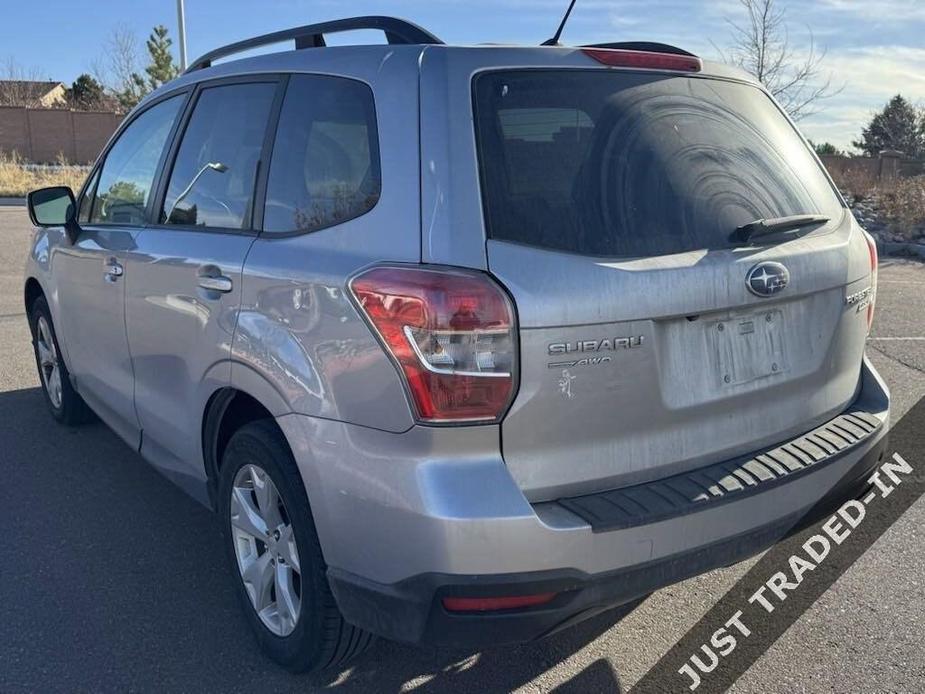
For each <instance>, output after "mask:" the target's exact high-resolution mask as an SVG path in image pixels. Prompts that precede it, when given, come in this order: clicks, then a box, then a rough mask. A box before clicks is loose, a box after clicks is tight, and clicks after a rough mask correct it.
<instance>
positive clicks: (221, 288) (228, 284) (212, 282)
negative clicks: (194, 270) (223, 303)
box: [199, 275, 234, 294]
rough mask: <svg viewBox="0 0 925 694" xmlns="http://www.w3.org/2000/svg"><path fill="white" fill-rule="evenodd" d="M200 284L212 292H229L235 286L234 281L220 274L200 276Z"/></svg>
mask: <svg viewBox="0 0 925 694" xmlns="http://www.w3.org/2000/svg"><path fill="white" fill-rule="evenodd" d="M199 286H200V287H202V288H203V289H206V290H208V291H210V292H221V293H222V294H227V293H228V292H230V291H231V290H232V289H233V288H234V283H233V282H232V281H231V279H230V278H228V277H225V276H224V275H219V276H218V277H200V278H199Z"/></svg>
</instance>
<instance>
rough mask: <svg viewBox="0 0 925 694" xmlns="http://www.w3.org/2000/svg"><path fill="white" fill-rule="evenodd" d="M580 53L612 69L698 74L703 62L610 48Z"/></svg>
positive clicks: (661, 54) (687, 58)
mask: <svg viewBox="0 0 925 694" xmlns="http://www.w3.org/2000/svg"><path fill="white" fill-rule="evenodd" d="M581 52H582V53H584V54H585V55H586V56H588V57H590V58H594V60H596V61H597V62H599V63H602V64H603V65H611V66H613V67H636V68H643V69H648V70H677V71H680V72H700V71H701V70H702V69H703V61H702V60H700V58H698V57H697V56H693V55H678V54H676V53H654V52H651V51H630V50H614V49H611V48H582V49H581Z"/></svg>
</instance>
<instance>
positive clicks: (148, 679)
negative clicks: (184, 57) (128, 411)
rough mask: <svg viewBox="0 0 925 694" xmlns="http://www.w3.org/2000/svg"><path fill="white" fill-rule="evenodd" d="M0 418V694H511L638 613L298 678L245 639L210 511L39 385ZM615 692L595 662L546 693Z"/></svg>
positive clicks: (383, 654)
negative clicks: (515, 641)
mask: <svg viewBox="0 0 925 694" xmlns="http://www.w3.org/2000/svg"><path fill="white" fill-rule="evenodd" d="M0 422H2V426H0V479H2V484H0V509H2V513H0V556H3V557H5V559H4V561H3V564H2V567H0V605H2V618H0V691H18V690H23V691H43V690H44V691H53V690H54V691H56V690H59V689H61V688H62V687H64V686H67V687H68V688H73V689H84V688H92V689H93V690H95V691H113V690H120V691H125V690H134V691H139V690H141V691H147V690H155V689H156V690H158V691H177V690H184V691H193V690H199V691H223V692H231V691H245V690H247V691H254V690H255V689H256V690H260V691H269V690H273V691H296V690H298V691H303V692H304V691H310V690H312V689H315V688H318V689H321V688H327V689H333V690H335V691H338V692H348V691H377V692H397V691H399V690H400V689H402V688H403V687H404V686H406V685H407V686H408V687H410V686H412V685H414V688H415V691H424V692H428V691H440V692H452V691H464V690H465V691H506V690H511V689H514V688H516V687H518V686H522V685H524V684H526V683H528V682H531V681H532V680H534V679H537V678H539V677H541V676H542V675H543V674H544V673H545V672H546V671H547V670H549V669H550V668H553V667H555V666H556V665H558V664H559V663H562V662H563V661H565V660H567V659H570V658H572V657H573V656H575V654H576V653H578V652H579V651H580V650H581V649H583V648H584V647H585V646H587V645H588V644H589V643H591V642H592V641H593V640H594V639H596V638H597V637H598V636H600V635H601V634H603V633H604V632H605V631H607V630H608V629H610V628H611V627H612V626H613V625H614V624H615V622H616V621H618V620H619V619H620V618H622V617H623V616H625V614H627V613H628V612H629V611H630V610H632V609H633V607H635V606H628V607H626V608H621V609H620V610H619V611H611V612H609V613H605V614H603V615H599V616H597V617H595V618H592V619H590V620H588V621H586V622H584V623H582V624H580V625H578V626H575V627H572V628H569V629H567V630H565V631H563V632H561V633H560V634H557V635H555V636H553V637H550V638H548V639H545V640H542V641H539V642H536V643H533V644H528V645H523V646H515V647H509V648H497V649H491V650H486V651H484V652H482V653H474V652H471V651H446V650H440V649H419V648H412V647H410V646H404V645H401V644H397V643H391V642H387V641H383V640H380V641H378V642H377V643H376V644H375V645H374V646H373V648H372V649H371V650H370V651H369V652H367V653H366V654H364V655H363V656H361V657H360V658H359V659H357V660H356V661H355V662H354V663H352V664H351V665H350V666H349V667H348V668H347V669H346V670H344V671H343V672H340V673H322V674H320V675H311V676H294V675H291V674H289V673H287V672H285V671H283V670H281V669H280V668H278V667H276V666H275V665H274V664H273V663H271V662H270V661H268V660H266V659H265V658H264V657H263V656H262V655H261V654H260V652H259V651H258V650H257V646H256V644H255V642H254V640H253V638H252V637H251V635H250V634H249V633H248V630H247V625H246V623H245V621H244V619H243V617H242V614H241V612H240V607H239V605H238V602H237V596H236V594H235V591H234V589H233V588H234V586H233V584H232V582H231V581H230V580H229V577H228V574H227V567H226V563H225V556H224V552H223V551H222V546H221V542H220V539H221V538H220V530H219V525H218V522H217V520H216V519H215V517H214V515H213V514H212V513H210V512H209V511H208V510H207V509H205V508H204V507H202V506H200V505H199V504H198V503H196V502H195V501H193V500H192V499H190V498H189V497H187V496H186V495H185V494H184V493H183V492H181V491H180V490H179V489H177V488H176V487H174V486H173V485H172V484H171V483H170V482H168V481H167V480H166V479H164V478H163V477H161V476H160V475H159V474H158V473H157V472H155V471H154V470H153V469H152V468H151V467H149V466H148V465H147V464H146V463H145V462H144V461H143V460H142V459H141V457H140V456H139V455H138V454H137V453H134V452H133V451H132V450H131V449H130V448H129V447H127V446H126V445H125V444H124V443H123V442H122V441H121V440H119V439H118V437H117V436H116V435H115V434H113V433H112V432H110V431H109V430H108V429H107V428H106V427H105V426H104V425H103V424H101V423H99V422H96V423H93V424H90V425H87V426H84V427H80V428H73V429H72V428H67V427H62V426H60V425H58V424H56V423H55V422H54V421H53V419H52V418H51V416H50V414H49V413H48V411H47V409H46V405H45V402H44V399H43V396H42V393H41V391H40V390H39V389H38V388H31V389H26V390H18V391H8V392H3V393H0ZM587 660H590V658H588V659H587ZM567 669H570V668H567ZM560 678H561V675H557V679H560ZM548 686H551V685H548ZM620 690H621V685H620V681H619V676H618V675H617V673H616V672H615V671H614V669H613V668H612V667H611V665H610V663H609V662H608V661H607V660H605V659H603V658H600V659H598V660H596V661H594V662H592V663H591V664H590V666H588V667H587V668H585V669H581V666H580V665H579V663H578V662H575V664H574V675H573V679H571V680H570V681H569V682H568V683H566V684H565V685H561V686H560V688H559V689H558V690H557V691H562V692H565V691H583V692H589V691H609V692H614V691H620Z"/></svg>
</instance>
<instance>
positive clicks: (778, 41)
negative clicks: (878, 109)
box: [720, 0, 844, 120]
mask: <svg viewBox="0 0 925 694" xmlns="http://www.w3.org/2000/svg"><path fill="white" fill-rule="evenodd" d="M739 2H740V3H741V4H742V7H743V8H744V9H745V12H746V17H745V19H744V20H742V21H741V22H735V21H733V20H727V21H728V22H729V26H730V27H731V28H732V44H731V46H730V47H729V49H728V51H727V52H726V54H724V55H723V59H724V60H726V61H727V62H730V63H732V64H734V65H736V66H738V67H740V68H742V69H743V70H745V71H746V72H749V73H751V74H752V75H754V76H755V77H756V78H757V79H758V81H760V82H761V83H762V84H763V85H764V86H765V87H766V88H767V90H768V91H769V92H771V94H773V95H774V98H775V99H777V101H778V102H779V103H780V105H781V106H783V108H784V109H785V110H786V111H787V113H789V114H790V117H791V118H793V119H794V120H800V119H802V118H806V117H807V116H811V115H813V114H814V113H818V112H819V110H820V106H819V104H820V102H821V101H823V100H824V99H828V98H830V97H833V96H835V95H836V94H838V93H839V92H841V90H842V89H843V88H844V87H835V86H833V84H832V76H831V74H825V73H824V72H823V70H822V61H823V59H824V58H825V54H826V51H825V48H823V49H821V50H820V49H817V48H816V43H815V40H814V39H813V34H812V31H811V30H810V32H809V45H808V46H807V47H806V48H804V49H802V50H799V49H797V48H794V46H793V44H791V42H790V36H789V32H788V30H787V18H786V13H785V12H784V10H783V9H781V8H779V7H778V6H777V5H776V4H775V2H774V0H739ZM720 53H723V52H722V51H720Z"/></svg>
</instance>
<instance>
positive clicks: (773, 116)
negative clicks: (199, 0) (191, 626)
mask: <svg viewBox="0 0 925 694" xmlns="http://www.w3.org/2000/svg"><path fill="white" fill-rule="evenodd" d="M371 28H373V29H380V30H382V31H383V32H384V33H385V35H386V38H387V45H370V46H341V47H326V44H325V40H324V36H325V35H326V34H331V33H335V32H339V31H346V30H354V29H371ZM282 41H294V43H295V50H289V51H284V52H279V53H274V54H268V55H259V56H256V57H248V58H244V59H238V60H230V61H229V60H225V61H223V62H218V63H217V64H213V63H214V62H216V61H219V60H220V59H222V58H227V57H230V56H232V55H233V54H236V53H239V52H242V51H249V50H251V49H254V48H259V47H261V46H264V45H269V44H272V43H279V42H282ZM29 211H30V215H31V218H32V221H33V222H34V224H35V225H36V226H37V227H39V228H38V229H37V230H36V232H35V236H34V239H33V242H32V244H31V249H30V254H29V259H28V264H27V269H26V279H25V286H24V289H25V304H26V309H27V312H28V315H29V318H30V323H31V327H32V335H33V340H34V346H35V356H36V361H37V364H38V368H39V372H40V376H41V381H42V384H43V386H44V392H45V395H46V397H47V400H48V405H49V407H50V410H51V413H52V415H53V416H54V417H55V418H56V419H57V420H59V421H60V422H62V423H63V424H66V425H76V424H78V423H80V422H82V421H85V420H86V419H87V418H88V417H89V416H90V413H91V411H92V412H93V413H95V415H96V416H98V417H99V418H100V419H102V420H103V421H104V422H105V423H106V424H107V425H108V426H110V427H111V428H112V429H113V430H114V431H115V432H116V433H117V434H118V435H119V436H121V437H122V438H123V439H125V441H126V442H127V443H128V444H129V445H130V446H131V447H132V448H134V449H136V450H137V451H139V452H140V453H141V455H142V456H143V457H144V458H145V459H146V460H147V461H149V462H150V463H151V464H152V465H154V466H155V467H157V468H158V469H159V470H160V471H162V472H163V473H164V474H165V475H166V476H167V477H169V478H170V479H171V480H173V481H174V482H176V483H177V484H178V485H179V486H180V487H182V488H183V489H185V490H186V491H188V492H189V493H190V494H192V495H193V496H195V497H196V498H197V499H199V500H201V501H202V502H203V503H204V504H207V505H209V506H210V507H212V508H214V509H216V510H217V512H218V514H219V518H220V520H221V523H222V527H223V529H224V536H225V543H226V545H227V552H228V557H229V561H230V564H231V567H232V573H233V575H234V580H235V582H236V585H237V587H238V589H239V593H240V596H241V599H242V602H243V604H244V609H245V612H246V613H247V616H248V620H249V622H250V623H251V625H252V627H253V630H254V632H255V634H256V635H257V638H258V640H259V642H260V644H261V646H262V647H263V648H264V650H265V651H266V652H267V653H268V654H269V655H270V656H271V657H272V658H273V659H275V660H276V661H277V662H279V663H281V664H282V665H284V666H286V667H288V668H290V669H293V670H308V669H315V668H321V667H329V666H334V665H338V664H340V663H342V662H343V661H345V660H346V659H347V658H349V657H351V656H353V655H355V654H356V653H358V652H360V651H361V650H363V649H364V648H365V647H366V645H367V644H368V643H369V642H370V641H371V639H372V636H373V635H381V636H384V637H387V638H391V639H398V640H402V641H406V642H412V643H426V644H444V645H453V646H465V647H481V646H485V645H489V644H492V643H514V642H523V641H528V640H532V639H536V638H539V637H541V636H544V635H547V634H550V633H553V632H555V631H557V630H559V629H562V628H564V627H566V626H568V625H570V624H573V623H575V622H577V621H579V620H581V619H583V618H586V617H588V616H590V615H592V614H595V613H597V612H600V611H602V610H605V609H607V608H610V607H613V606H616V605H620V604H625V603H628V602H631V601H633V600H635V599H637V598H640V597H642V596H644V595H647V594H648V593H650V592H652V591H653V590H656V589H658V588H660V587H662V586H665V585H668V584H670V583H673V582H676V581H679V580H682V579H684V578H686V577H688V576H692V575H695V574H698V573H701V572H704V571H707V570H710V569H712V568H716V567H719V566H725V565H728V564H731V563H733V562H736V561H738V560H740V559H743V558H745V557H748V556H751V555H753V554H755V553H757V552H759V551H761V550H763V549H765V548H767V547H768V546H770V545H772V544H773V543H775V542H776V541H778V540H780V539H781V538H782V537H784V536H786V535H787V534H788V533H791V532H793V531H794V530H795V529H797V528H799V527H800V526H801V525H803V524H805V523H807V522H809V521H811V520H812V519H814V518H816V517H817V515H818V514H819V513H821V512H822V510H827V507H828V506H829V505H830V504H834V503H838V502H839V501H841V500H843V499H846V498H849V497H851V496H852V495H856V494H858V493H859V492H861V491H863V484H864V483H863V480H864V479H865V476H866V475H865V473H866V472H867V471H868V470H870V469H871V468H872V467H873V466H874V465H875V464H876V462H877V460H878V458H879V457H880V456H881V455H882V453H883V450H884V447H885V445H886V433H887V426H888V418H889V394H888V392H887V389H886V387H885V386H884V383H883V381H882V380H881V379H880V377H879V376H878V374H877V373H876V372H875V371H874V369H873V368H872V366H871V365H870V363H869V362H868V361H867V359H866V358H865V356H864V346H865V340H866V338H867V335H868V332H869V330H870V325H871V321H872V319H873V313H874V299H875V290H876V275H877V251H876V246H875V244H874V242H873V240H872V239H871V237H870V236H868V235H867V234H866V233H865V232H864V231H863V230H862V229H861V228H860V227H859V226H858V224H857V222H856V221H855V220H854V218H853V217H852V215H851V213H850V212H849V210H848V209H847V207H846V206H845V203H844V201H843V200H842V198H841V196H840V195H839V193H838V191H837V190H836V189H835V187H834V186H833V184H832V181H831V180H830V179H829V177H828V175H827V174H826V172H825V170H824V169H823V167H822V166H821V165H820V163H819V161H818V159H817V158H816V157H815V155H814V153H813V151H812V150H811V149H810V148H809V147H808V146H807V143H806V142H805V140H803V138H802V137H801V136H800V135H799V133H798V132H797V130H796V129H795V128H794V126H793V124H792V123H791V122H790V121H789V120H788V118H787V116H786V115H785V114H784V113H783V112H782V111H781V109H780V107H779V106H778V105H777V104H776V103H775V102H774V100H773V99H772V98H771V97H770V96H769V95H768V93H767V92H766V91H765V90H764V89H763V88H762V87H761V86H760V85H759V84H757V83H755V82H754V81H753V80H752V79H751V78H749V77H748V76H747V75H745V74H743V73H740V72H738V71H735V70H732V69H730V68H728V67H725V66H721V65H714V64H708V63H704V62H703V61H701V60H700V59H699V58H698V57H696V56H694V55H692V54H690V53H688V52H686V51H683V50H681V49H678V48H675V47H673V46H667V45H664V44H653V43H620V44H606V45H596V46H584V47H564V46H560V45H553V46H543V47H497V46H480V47H450V46H446V45H444V44H443V43H442V42H441V41H439V40H438V39H437V38H436V37H434V36H433V35H431V34H430V33H428V32H426V31H425V30H423V29H421V28H420V27H418V26H416V25H413V24H411V23H409V22H406V21H403V20H398V19H392V18H386V17H363V18H358V19H350V20H340V21H335V22H329V23H325V24H320V25H312V26H308V27H301V28H298V29H294V30H289V31H282V32H278V33H275V34H270V35H267V36H261V37H258V38H255V39H250V40H248V41H242V42H240V43H237V44H233V45H230V46H227V47H224V48H221V49H218V50H216V51H213V52H212V53H210V54H207V55H206V56H204V57H202V58H201V59H199V60H198V61H196V62H195V63H194V64H193V65H192V66H191V67H190V68H189V69H188V70H187V71H186V72H185V73H184V74H183V75H182V76H181V77H180V78H179V79H176V80H174V81H173V82H171V83H169V84H168V85H166V86H164V87H162V88H161V89H159V90H158V91H156V92H155V93H153V94H151V95H150V96H148V97H147V98H146V99H145V100H144V101H143V102H142V103H141V104H140V105H139V106H138V107H137V108H136V109H135V110H134V111H132V113H130V114H129V116H128V117H127V118H126V119H125V122H124V123H123V125H122V126H121V128H120V129H119V131H118V132H117V133H116V134H115V136H114V137H113V138H112V140H111V141H110V143H109V144H108V145H107V147H106V148H105V150H104V151H103V153H102V154H101V155H100V157H99V160H98V161H97V162H96V165H95V166H94V168H93V169H92V172H91V173H90V175H89V177H88V179H87V181H86V183H85V185H84V187H83V189H82V190H81V191H80V192H79V194H78V195H77V197H76V198H75V197H74V196H73V194H72V193H71V191H70V190H69V189H67V188H47V189H43V190H39V191H35V192H34V193H32V194H31V195H30V198H29ZM129 522H130V521H129Z"/></svg>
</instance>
